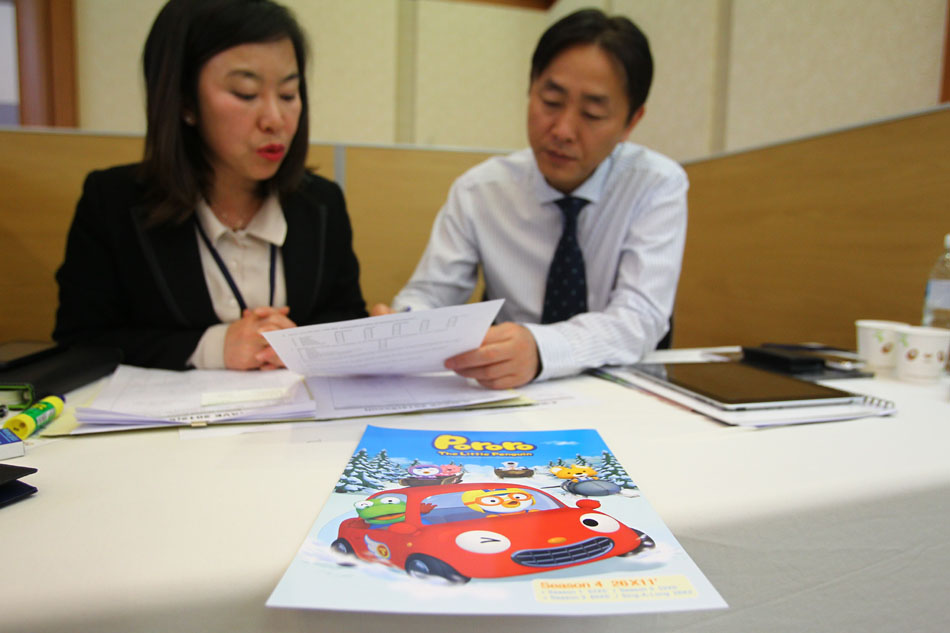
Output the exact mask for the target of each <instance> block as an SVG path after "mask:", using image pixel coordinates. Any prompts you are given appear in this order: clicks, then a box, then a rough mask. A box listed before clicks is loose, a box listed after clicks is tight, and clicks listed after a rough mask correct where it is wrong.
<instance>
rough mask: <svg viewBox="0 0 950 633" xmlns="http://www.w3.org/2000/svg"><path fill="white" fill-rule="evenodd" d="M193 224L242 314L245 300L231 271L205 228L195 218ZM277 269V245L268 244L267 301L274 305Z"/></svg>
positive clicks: (245, 308)
mask: <svg viewBox="0 0 950 633" xmlns="http://www.w3.org/2000/svg"><path fill="white" fill-rule="evenodd" d="M195 224H196V225H197V226H198V234H199V235H201V239H202V240H203V241H204V243H205V246H207V247H208V252H210V253H211V257H213V258H214V263H215V264H217V265H218V270H220V271H221V274H222V275H224V280H225V281H226V282H228V286H230V288H231V292H232V293H234V298H235V299H236V300H237V302H238V306H240V308H241V314H244V311H245V310H247V302H246V301H244V295H242V294H241V291H240V290H239V289H238V287H237V284H236V283H234V278H233V277H232V276H231V273H230V272H228V267H227V266H225V265H224V260H223V259H221V255H220V253H218V249H216V248H215V247H214V246H213V245H212V244H211V240H209V239H208V236H207V235H206V234H205V230H204V229H203V228H201V222H199V221H198V220H197V218H195ZM276 269H277V246H276V245H274V244H271V245H270V295H269V297H270V299H269V301H268V303H267V305H269V306H273V305H274V277H275V275H276Z"/></svg>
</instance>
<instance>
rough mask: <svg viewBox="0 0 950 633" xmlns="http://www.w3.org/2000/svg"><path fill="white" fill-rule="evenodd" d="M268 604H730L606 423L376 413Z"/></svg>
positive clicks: (559, 609)
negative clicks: (510, 422)
mask: <svg viewBox="0 0 950 633" xmlns="http://www.w3.org/2000/svg"><path fill="white" fill-rule="evenodd" d="M267 604H268V606H273V607H295V608H313V609H334V610H354V611H383V612H403V613H459V614H482V615H492V614H547V615H556V614H563V615H581V614H608V613H647V612H658V611H683V610H692V609H710V608H723V607H725V606H726V604H725V602H723V600H722V598H721V597H720V596H719V594H718V593H717V592H716V590H715V589H714V588H713V587H712V585H711V584H710V583H709V581H708V580H707V579H706V578H705V576H703V574H702V572H701V571H700V570H699V569H698V568H697V567H696V565H695V563H693V561H692V560H691V559H690V558H689V556H688V555H687V553H686V552H685V551H684V550H683V548H682V547H681V546H680V545H679V543H678V542H677V541H676V539H675V538H674V537H673V535H672V534H671V533H670V531H669V529H668V528H667V527H666V525H665V524H664V523H663V521H662V520H661V519H660V518H659V516H657V514H656V513H655V512H654V511H653V509H652V508H651V507H650V505H649V504H648V503H647V501H646V500H645V499H644V498H643V497H642V496H641V495H640V491H639V489H638V488H637V485H636V483H635V481H634V480H633V479H631V477H630V475H629V474H628V472H627V471H626V470H625V469H624V467H623V466H622V465H621V464H620V463H619V462H618V461H617V460H616V459H615V457H614V456H613V454H612V453H611V452H610V450H609V449H608V448H607V446H606V445H605V444H604V442H603V440H602V439H601V438H600V435H598V433H597V432H596V431H594V430H591V429H581V430H570V431H524V432H518V431H472V432H465V431H437V430H436V431H430V430H403V429H388V428H382V427H375V426H369V427H367V429H366V432H365V433H364V435H363V438H362V439H361V440H360V443H359V446H358V447H357V449H356V451H355V452H354V454H353V456H352V457H351V459H350V461H349V463H348V464H347V466H346V468H345V469H344V472H343V473H342V474H341V476H340V479H339V481H338V482H337V485H336V487H335V489H334V491H333V493H332V494H331V495H330V498H329V499H328V500H327V503H326V505H325V506H324V507H323V509H322V511H321V512H320V515H319V516H318V517H317V520H316V522H315V523H314V525H313V527H312V528H311V530H310V533H309V534H308V535H307V538H306V540H305V541H304V544H303V545H302V546H301V548H300V550H299V551H298V553H297V555H296V557H295V558H294V560H293V561H292V562H291V564H290V566H289V567H288V569H287V571H286V573H285V574H284V577H283V578H282V579H281V581H280V583H279V584H278V586H277V588H276V589H275V590H274V592H273V594H272V595H271V597H270V599H269V600H268V602H267Z"/></svg>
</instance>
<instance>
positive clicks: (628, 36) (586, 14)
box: [531, 9, 653, 122]
mask: <svg viewBox="0 0 950 633" xmlns="http://www.w3.org/2000/svg"><path fill="white" fill-rule="evenodd" d="M579 44H596V45H597V46H599V47H600V48H601V49H603V50H604V51H605V52H606V53H607V54H608V55H610V56H611V57H613V59H614V60H615V61H616V62H617V64H618V65H619V66H620V67H621V68H622V69H623V72H624V76H625V77H624V78H625V79H626V81H625V83H626V89H627V101H628V102H629V106H630V108H629V111H628V112H627V121H628V122H629V121H630V119H631V118H632V117H633V114H634V113H635V112H636V111H637V110H638V109H639V108H640V106H642V105H643V104H644V103H645V102H646V100H647V93H649V92H650V84H651V83H652V82H653V56H652V55H651V54H650V43H649V42H648V41H647V38H646V36H645V35H644V34H643V32H642V31H641V30H640V29H639V28H637V25H636V24H634V23H633V22H631V21H630V20H628V19H627V18H625V17H623V16H619V15H618V16H614V17H607V15H606V14H605V13H604V12H603V11H601V10H599V9H582V10H580V11H575V12H574V13H571V14H570V15H567V16H565V17H563V18H561V19H560V20H558V21H557V22H555V23H554V24H552V25H551V26H550V27H549V28H548V30H547V31H545V32H544V34H543V35H542V36H541V39H540V40H539V41H538V46H537V48H535V49H534V55H533V56H532V57H531V81H534V80H535V79H537V78H538V77H539V76H540V75H541V73H543V72H544V70H545V69H546V68H547V67H548V65H550V63H551V62H552V61H554V58H555V57H557V56H558V55H560V54H561V53H562V52H564V51H565V50H567V49H568V48H571V47H572V46H577V45H579Z"/></svg>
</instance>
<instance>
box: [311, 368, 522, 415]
mask: <svg viewBox="0 0 950 633" xmlns="http://www.w3.org/2000/svg"><path fill="white" fill-rule="evenodd" d="M307 387H308V388H309V389H310V393H311V394H312V395H313V399H314V402H315V404H316V417H317V419H318V420H332V419H336V418H350V417H356V416H364V415H385V414H388V413H408V412H411V411H428V410H432V409H445V408H449V407H465V406H469V405H473V404H480V403H483V402H497V401H499V400H508V399H510V398H515V397H517V396H518V394H517V393H515V392H514V391H507V390H506V391H497V390H491V389H485V388H484V387H481V386H479V385H478V383H476V382H474V381H471V380H469V379H467V378H463V377H461V376H458V375H456V374H453V373H449V372H446V373H442V374H427V375H421V376H420V375H411V376H311V377H309V378H307Z"/></svg>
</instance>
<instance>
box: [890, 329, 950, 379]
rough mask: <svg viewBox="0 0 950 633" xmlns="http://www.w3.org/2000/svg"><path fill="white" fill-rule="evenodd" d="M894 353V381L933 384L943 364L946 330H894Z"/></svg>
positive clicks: (949, 341)
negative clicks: (895, 359) (895, 375)
mask: <svg viewBox="0 0 950 633" xmlns="http://www.w3.org/2000/svg"><path fill="white" fill-rule="evenodd" d="M895 351H896V354H897V377H898V378H900V379H901V380H910V381H913V382H934V381H936V380H937V379H938V378H939V377H940V374H941V373H942V372H943V368H944V366H945V365H946V363H947V353H948V351H950V330H946V329H944V328H939V327H922V326H916V327H915V326H910V325H908V326H904V327H902V328H898V329H897V345H896V346H895Z"/></svg>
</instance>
